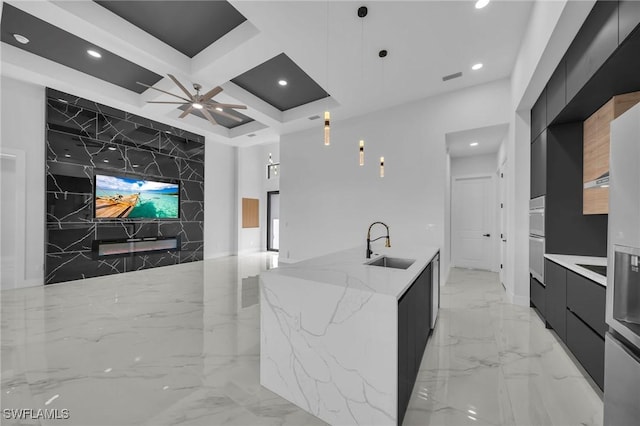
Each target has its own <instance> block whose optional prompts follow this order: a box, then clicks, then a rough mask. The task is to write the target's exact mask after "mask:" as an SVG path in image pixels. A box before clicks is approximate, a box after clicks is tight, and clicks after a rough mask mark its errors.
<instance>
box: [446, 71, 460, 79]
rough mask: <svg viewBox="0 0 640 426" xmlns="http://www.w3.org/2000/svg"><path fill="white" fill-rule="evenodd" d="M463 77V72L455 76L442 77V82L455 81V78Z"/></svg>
mask: <svg viewBox="0 0 640 426" xmlns="http://www.w3.org/2000/svg"><path fill="white" fill-rule="evenodd" d="M458 77H462V72H457V73H455V74H449V75H445V76H444V77H442V81H447V80H453V79H454V78H458Z"/></svg>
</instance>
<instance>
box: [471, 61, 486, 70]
mask: <svg viewBox="0 0 640 426" xmlns="http://www.w3.org/2000/svg"><path fill="white" fill-rule="evenodd" d="M483 66H484V65H482V64H481V63H480V62H478V63H477V64H475V65H474V66H472V67H471V69H472V70H474V71H478V70H479V69H480V68H482V67H483Z"/></svg>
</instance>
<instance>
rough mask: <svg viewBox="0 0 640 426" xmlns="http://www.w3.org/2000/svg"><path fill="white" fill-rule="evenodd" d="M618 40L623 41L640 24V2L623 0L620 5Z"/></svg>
mask: <svg viewBox="0 0 640 426" xmlns="http://www.w3.org/2000/svg"><path fill="white" fill-rule="evenodd" d="M618 17H619V21H618V25H619V27H618V42H619V43H622V42H623V41H624V39H626V38H627V37H628V36H629V34H631V33H632V32H633V30H634V29H635V28H636V27H637V26H638V24H640V2H639V1H638V0H621V1H620V3H619V5H618Z"/></svg>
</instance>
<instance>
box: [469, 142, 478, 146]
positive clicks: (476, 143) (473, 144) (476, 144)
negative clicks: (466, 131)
mask: <svg viewBox="0 0 640 426" xmlns="http://www.w3.org/2000/svg"><path fill="white" fill-rule="evenodd" d="M469 146H478V142H471V143H470V144H469Z"/></svg>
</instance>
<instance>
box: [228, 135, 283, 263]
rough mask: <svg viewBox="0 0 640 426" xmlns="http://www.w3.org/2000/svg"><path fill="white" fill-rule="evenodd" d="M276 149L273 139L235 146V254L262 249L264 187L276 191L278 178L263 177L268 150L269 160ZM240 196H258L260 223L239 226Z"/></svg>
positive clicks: (274, 157) (277, 156)
mask: <svg viewBox="0 0 640 426" xmlns="http://www.w3.org/2000/svg"><path fill="white" fill-rule="evenodd" d="M279 151H280V150H279V145H278V144H277V143H271V144H263V145H254V146H250V147H243V148H238V162H237V199H236V200H237V201H236V205H237V223H238V225H237V240H238V249H237V252H238V254H243V253H251V252H256V251H261V250H266V247H267V239H266V229H267V227H266V225H267V191H277V190H278V189H279V181H280V177H279V176H276V177H273V178H271V179H267V175H266V173H267V163H268V161H269V153H271V154H272V160H273V162H274V163H278V162H279V161H280V152H279ZM278 173H280V171H279V172H278ZM243 198H257V199H258V200H260V201H259V208H260V218H259V223H260V227H258V228H242V199H243Z"/></svg>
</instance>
